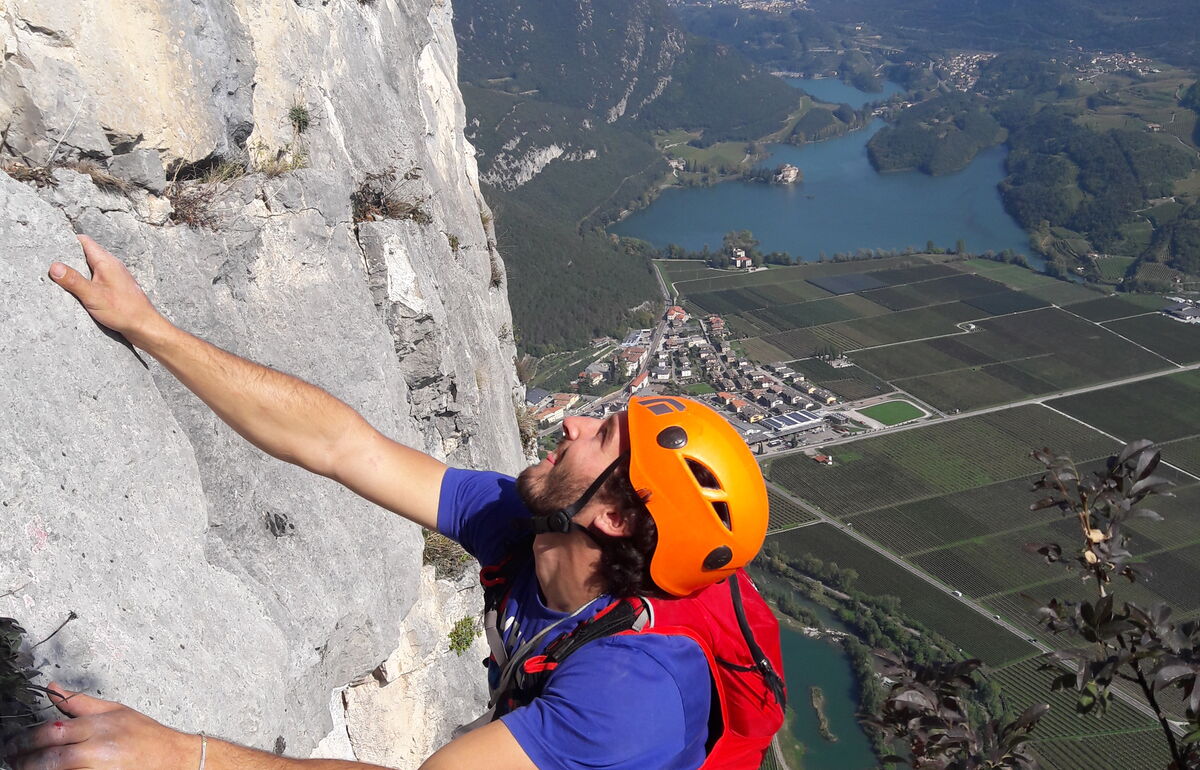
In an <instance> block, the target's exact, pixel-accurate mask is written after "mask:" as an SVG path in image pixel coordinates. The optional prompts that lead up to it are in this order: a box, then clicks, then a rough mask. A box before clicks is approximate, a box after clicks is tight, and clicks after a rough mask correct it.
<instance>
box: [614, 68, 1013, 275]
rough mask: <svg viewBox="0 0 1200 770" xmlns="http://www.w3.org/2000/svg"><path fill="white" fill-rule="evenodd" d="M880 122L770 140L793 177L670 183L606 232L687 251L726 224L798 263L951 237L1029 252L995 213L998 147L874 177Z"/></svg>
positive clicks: (714, 238)
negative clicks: (795, 172)
mask: <svg viewBox="0 0 1200 770" xmlns="http://www.w3.org/2000/svg"><path fill="white" fill-rule="evenodd" d="M833 82H834V83H837V84H838V85H840V86H841V87H842V88H849V86H846V85H845V84H842V83H840V81H833ZM851 90H853V89H851ZM859 93H861V92H859ZM883 126H884V123H883V122H882V121H879V120H876V121H874V122H872V123H871V124H870V125H869V126H867V127H866V128H864V129H862V130H860V131H855V132H853V133H850V134H847V135H846V136H841V137H837V138H835V139H829V140H827V141H824V142H817V143H814V144H807V145H803V146H799V147H795V146H791V145H785V144H778V145H771V146H770V148H769V150H770V153H771V156H770V159H769V160H767V161H766V163H765V164H766V165H771V166H775V165H778V164H780V163H791V164H793V165H795V166H799V167H800V170H801V171H803V173H804V181H803V182H802V183H800V184H797V185H794V186H790V187H784V186H779V185H765V184H755V183H750V182H724V183H722V184H718V185H716V186H714V187H694V188H688V189H680V188H677V189H670V190H666V191H664V192H663V194H662V195H661V196H659V198H658V199H657V200H655V201H654V202H653V203H651V204H650V206H648V207H647V208H645V209H642V210H640V211H636V212H634V213H633V214H631V215H630V216H629V217H627V218H626V219H624V220H623V221H621V222H619V223H617V224H615V225H612V226H611V227H610V228H609V230H610V231H611V232H614V233H617V234H618V235H626V236H632V237H635V238H641V239H643V240H646V241H649V242H650V243H652V244H654V245H655V246H660V247H661V246H666V245H667V244H669V243H677V244H679V245H680V246H683V247H685V248H687V249H695V250H699V249H701V248H703V247H704V246H705V244H707V245H708V246H709V247H710V248H712V249H714V250H717V249H719V248H720V247H721V240H722V238H723V237H724V235H725V233H727V232H729V231H730V230H751V231H753V233H754V235H755V236H756V237H757V238H758V239H759V241H760V244H761V245H760V246H759V248H760V250H762V251H763V252H769V251H786V252H788V253H789V254H791V255H792V256H793V257H802V258H804V259H806V260H814V259H817V257H818V256H819V255H820V254H821V252H824V253H825V254H826V255H827V256H830V257H832V256H833V255H834V254H835V253H838V252H848V253H853V252H856V251H857V250H858V249H904V248H905V247H908V246H912V247H913V248H917V249H923V248H924V247H925V244H926V242H927V241H930V240H932V241H933V242H934V243H935V244H936V245H937V246H940V247H942V248H953V247H954V246H955V244H956V243H957V242H958V240H959V239H962V240H963V241H965V242H966V247H967V249H968V250H970V251H973V252H977V253H979V252H984V251H987V250H989V249H991V250H992V251H996V252H1000V251H1003V250H1004V249H1012V250H1013V251H1015V252H1017V253H1019V254H1025V255H1029V254H1030V248H1029V239H1028V237H1027V236H1026V234H1025V232H1024V231H1023V230H1022V229H1021V228H1020V227H1019V226H1018V225H1017V223H1016V222H1015V221H1014V220H1013V219H1012V217H1010V216H1009V215H1008V213H1007V212H1006V211H1005V210H1004V207H1003V205H1001V202H1000V193H999V191H998V190H997V189H996V185H997V184H998V183H999V182H1000V180H1001V179H1003V178H1004V156H1005V152H1006V150H1005V149H1004V148H1003V147H993V148H991V149H988V150H985V151H984V152H982V153H980V154H979V156H978V157H977V158H975V160H974V161H973V162H972V163H971V165H969V166H968V167H967V168H965V169H964V170H962V171H960V172H958V173H956V174H950V175H947V176H940V177H931V176H928V175H926V174H921V173H919V172H916V171H912V172H894V173H888V174H879V173H876V171H875V169H874V168H873V167H872V166H871V163H870V161H869V160H868V159H867V141H868V140H869V139H870V138H871V137H872V136H873V135H874V134H875V132H877V131H879V129H881V128H883Z"/></svg>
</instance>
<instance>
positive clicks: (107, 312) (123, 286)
mask: <svg viewBox="0 0 1200 770" xmlns="http://www.w3.org/2000/svg"><path fill="white" fill-rule="evenodd" d="M79 243H80V244H81V245H82V246H83V256H84V258H86V259H87V263H88V267H90V268H91V270H92V277H91V279H90V280H89V279H87V278H84V277H83V276H82V275H81V274H80V273H79V271H78V270H74V269H72V268H70V267H67V266H66V265H64V264H63V263H62V262H55V263H53V264H51V265H50V278H51V280H53V281H54V282H55V283H57V284H58V285H59V286H61V287H63V288H64V289H66V290H67V291H69V292H71V294H73V295H75V298H76V299H78V300H79V302H80V303H81V304H82V305H83V307H84V309H86V310H87V311H88V313H90V314H91V316H92V318H94V319H96V321H97V322H99V323H101V324H104V325H105V326H107V327H108V328H110V329H112V330H113V331H115V332H120V333H121V334H123V335H124V336H125V338H126V339H128V340H129V341H130V342H131V343H133V344H134V345H137V346H138V347H143V344H142V340H144V339H145V338H146V335H147V333H148V332H149V330H150V329H152V328H153V327H154V325H155V324H160V323H164V322H165V319H163V317H162V316H161V315H159V313H158V311H157V310H155V309H154V305H152V304H150V300H149V299H148V298H147V297H146V294H145V292H143V291H142V289H141V287H139V286H138V284H137V281H135V280H134V278H133V276H132V275H130V274H129V271H128V270H127V269H125V265H124V264H122V262H121V260H119V259H117V258H116V257H114V256H113V255H112V254H109V253H108V252H107V251H105V250H104V248H103V247H102V246H101V245H100V244H98V243H96V242H95V241H93V240H92V239H91V238H89V237H87V236H86V235H81V236H79Z"/></svg>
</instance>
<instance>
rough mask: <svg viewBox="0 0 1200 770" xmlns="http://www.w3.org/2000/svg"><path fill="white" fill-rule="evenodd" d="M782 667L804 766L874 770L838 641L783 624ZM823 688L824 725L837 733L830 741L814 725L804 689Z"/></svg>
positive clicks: (807, 768)
mask: <svg viewBox="0 0 1200 770" xmlns="http://www.w3.org/2000/svg"><path fill="white" fill-rule="evenodd" d="M781 641H782V643H783V669H784V678H785V679H786V680H787V686H788V703H789V704H790V705H791V707H792V709H793V710H794V711H795V712H796V716H795V719H794V720H793V721H792V731H793V732H794V733H795V735H796V737H797V738H799V739H800V741H801V742H803V743H804V746H805V750H804V770H873V768H875V767H876V766H877V765H876V760H875V753H874V752H873V751H871V744H870V743H869V742H868V741H867V736H866V735H865V734H864V733H863V731H862V728H861V727H859V725H858V721H857V720H856V719H855V718H854V714H855V713H856V712H857V711H858V708H859V703H858V685H857V683H856V682H855V679H854V672H853V670H852V669H851V668H850V661H849V660H848V659H847V657H846V654H845V652H843V650H842V647H841V645H838V644H834V643H833V642H829V641H825V640H823V639H810V638H808V637H806V636H804V635H803V634H800V633H797V632H795V631H792V630H790V629H788V628H784V629H782V637H781ZM814 685H816V686H817V687H820V688H821V690H822V692H824V693H825V715H826V717H828V719H829V729H830V730H832V731H833V734H834V735H836V736H837V737H838V740H837V742H836V743H830V742H829V741H827V740H825V739H824V738H822V737H821V733H820V732H819V731H818V730H817V714H816V712H815V711H814V710H813V707H812V700H811V698H810V695H809V688H810V687H812V686H814Z"/></svg>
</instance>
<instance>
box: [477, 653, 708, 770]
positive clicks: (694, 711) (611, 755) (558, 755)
mask: <svg viewBox="0 0 1200 770" xmlns="http://www.w3.org/2000/svg"><path fill="white" fill-rule="evenodd" d="M710 688H711V684H710V675H709V671H708V662H707V660H706V659H705V657H704V653H703V652H701V650H700V647H699V646H698V645H697V644H696V643H695V642H694V641H693V640H691V639H688V638H687V637H675V636H658V635H642V636H637V637H610V638H607V639H600V640H597V641H595V642H592V643H590V644H588V645H586V646H585V647H583V648H581V649H580V650H579V651H577V652H576V653H574V654H573V655H571V657H570V658H568V659H567V660H566V661H565V662H564V663H563V664H562V665H561V666H559V668H558V670H557V671H555V672H554V676H553V677H552V678H551V679H550V682H549V684H548V685H547V687H546V690H545V691H544V692H543V693H542V696H541V697H539V698H536V699H535V700H534V701H533V702H532V703H530V704H529V705H528V706H523V707H521V708H519V709H516V710H515V711H512V712H510V713H508V714H505V715H504V716H503V717H501V719H502V720H503V722H504V724H505V725H506V726H507V727H508V729H509V731H510V732H511V733H512V734H513V736H514V737H515V738H516V740H517V743H519V744H520V745H521V748H522V749H523V750H524V751H525V753H526V754H527V755H528V756H529V758H530V759H531V760H532V761H533V763H534V764H535V765H537V766H538V767H539V768H541V770H549V769H551V768H561V769H562V770H584V769H585V768H588V769H591V768H605V769H606V770H634V769H635V768H637V770H643V769H644V768H650V767H653V768H695V767H699V766H700V765H701V764H703V762H704V744H705V741H706V740H707V738H708V709H709V703H710V700H711V692H710Z"/></svg>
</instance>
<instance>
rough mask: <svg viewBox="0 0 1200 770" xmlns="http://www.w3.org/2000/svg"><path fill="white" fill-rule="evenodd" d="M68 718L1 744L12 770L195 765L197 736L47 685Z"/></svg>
mask: <svg viewBox="0 0 1200 770" xmlns="http://www.w3.org/2000/svg"><path fill="white" fill-rule="evenodd" d="M50 689H51V691H53V692H54V693H56V695H55V696H53V698H52V700H53V702H54V703H55V704H56V705H57V706H58V708H59V710H60V711H62V712H63V713H64V714H67V715H69V716H70V717H72V718H70V719H62V720H58V721H55V722H47V723H46V724H43V725H40V726H38V727H35V728H32V729H30V730H27V731H26V732H24V733H21V734H19V735H17V736H16V737H15V738H13V739H11V740H9V741H8V742H7V743H5V744H4V748H3V750H2V752H0V755H3V756H5V757H6V758H7V759H8V761H9V763H10V764H11V765H12V767H13V770H72V769H73V768H93V769H94V770H118V769H120V770H125V769H128V770H133V768H137V769H138V770H181V769H182V768H195V767H198V766H199V764H200V738H199V736H196V735H187V734H185V733H181V732H177V731H175V730H172V729H171V728H169V727H164V726H163V725H160V724H159V723H158V722H155V721H154V720H153V719H151V718H150V717H148V716H146V715H145V714H140V713H138V712H137V711H134V710H133V709H131V708H129V707H128V706H122V705H121V704H119V703H113V702H112V701H106V700H101V699H99V698H93V697H91V696H90V695H84V694H82V693H73V692H70V691H68V690H64V689H63V688H61V687H59V686H57V685H54V684H52V685H50Z"/></svg>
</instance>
